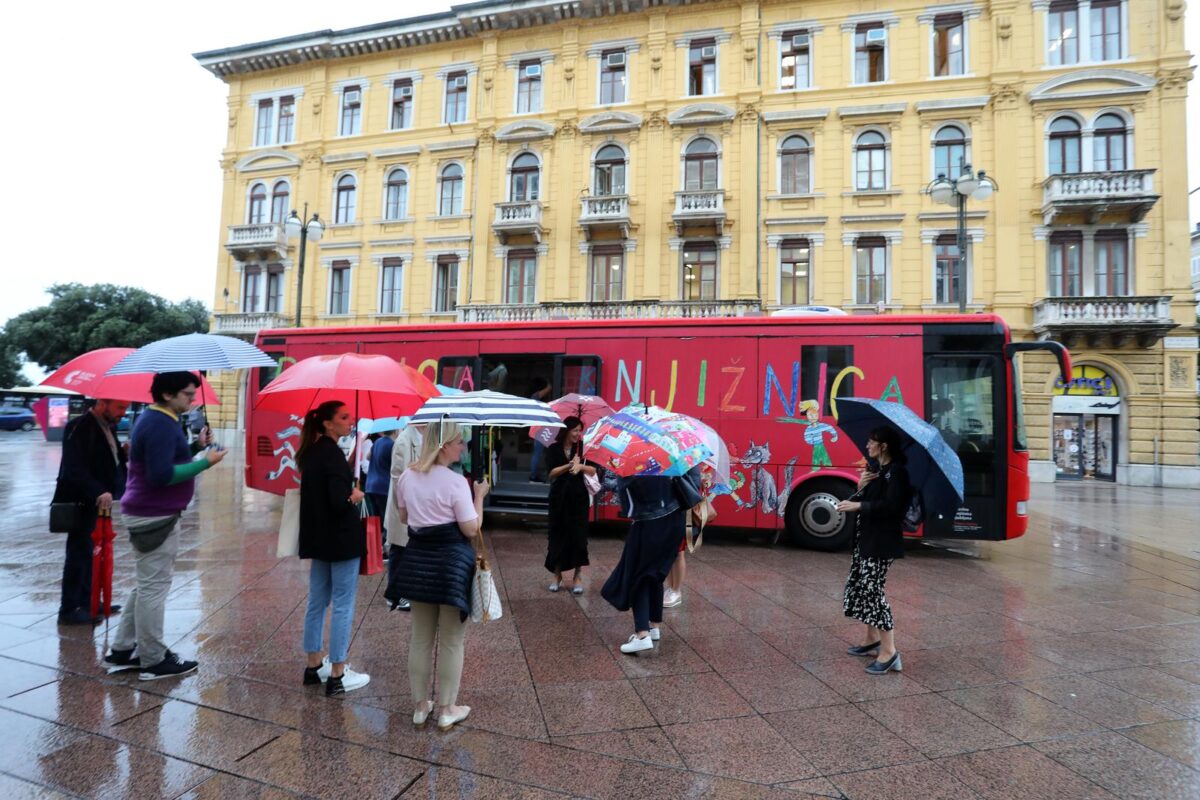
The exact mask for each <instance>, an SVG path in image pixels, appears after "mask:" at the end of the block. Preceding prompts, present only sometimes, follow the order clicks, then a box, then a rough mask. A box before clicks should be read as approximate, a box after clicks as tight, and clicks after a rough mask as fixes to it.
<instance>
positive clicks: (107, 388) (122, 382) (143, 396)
mask: <svg viewBox="0 0 1200 800" xmlns="http://www.w3.org/2000/svg"><path fill="white" fill-rule="evenodd" d="M132 352H133V348H132V347H102V348H100V349H99V350H92V351H90V352H87V353H84V354H83V355H81V356H76V357H75V358H72V359H71V360H70V361H68V362H67V363H66V364H63V365H62V366H61V367H59V368H58V369H56V370H55V371H54V372H52V373H51V374H50V375H48V376H46V378H45V379H44V380H43V381H42V384H43V385H45V386H57V387H58V388H60V389H70V390H71V391H73V392H79V393H80V394H85V395H87V396H88V397H95V398H97V399H105V400H125V401H127V402H130V403H153V402H154V398H153V397H151V396H150V383H151V381H153V380H154V373H153V372H136V373H132V374H129V375H106V374H105V373H106V372H108V371H109V370H110V369H112V367H113V366H114V365H115V364H116V363H117V362H118V361H120V360H121V359H123V358H124V357H125V356H127V355H129V354H130V353H132ZM205 404H208V405H213V406H216V405H220V404H221V399H220V398H219V397H217V393H216V392H215V391H214V390H213V387H212V385H211V384H210V383H209V382H208V380H207V379H206V378H205V377H204V376H203V375H201V376H200V391H199V392H197V393H196V400H195V403H194V405H205Z"/></svg>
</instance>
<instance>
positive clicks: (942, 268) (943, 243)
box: [933, 233, 967, 305]
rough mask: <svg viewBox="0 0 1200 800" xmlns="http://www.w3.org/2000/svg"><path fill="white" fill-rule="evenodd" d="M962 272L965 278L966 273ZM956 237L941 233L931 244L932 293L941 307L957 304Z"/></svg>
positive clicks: (951, 234)
mask: <svg viewBox="0 0 1200 800" xmlns="http://www.w3.org/2000/svg"><path fill="white" fill-rule="evenodd" d="M965 266H966V265H964V269H963V270H962V273H961V274H962V275H963V276H965V275H966V274H967V271H966V269H965ZM959 275H960V273H959V270H958V237H957V236H955V235H954V234H953V233H943V234H942V235H940V236H938V237H937V240H936V241H935V242H934V243H933V293H934V302H935V303H940V304H942V305H954V304H957V303H958V292H959V288H960V287H959Z"/></svg>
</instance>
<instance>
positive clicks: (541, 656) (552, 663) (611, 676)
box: [525, 645, 625, 685]
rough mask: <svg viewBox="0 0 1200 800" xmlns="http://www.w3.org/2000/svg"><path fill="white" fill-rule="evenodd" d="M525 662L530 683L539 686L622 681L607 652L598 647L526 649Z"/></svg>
mask: <svg viewBox="0 0 1200 800" xmlns="http://www.w3.org/2000/svg"><path fill="white" fill-rule="evenodd" d="M525 660H526V662H527V663H528V664H529V671H530V673H531V674H532V676H533V682H534V683H536V684H539V685H549V684H552V683H582V682H584V681H613V680H620V679H622V678H624V677H625V674H624V673H623V672H622V671H621V668H620V667H619V666H617V661H616V659H614V658H613V655H612V653H611V652H609V648H607V647H604V646H602V645H580V646H578V647H555V648H548V649H542V648H539V649H536V650H535V649H533V648H526V649H525Z"/></svg>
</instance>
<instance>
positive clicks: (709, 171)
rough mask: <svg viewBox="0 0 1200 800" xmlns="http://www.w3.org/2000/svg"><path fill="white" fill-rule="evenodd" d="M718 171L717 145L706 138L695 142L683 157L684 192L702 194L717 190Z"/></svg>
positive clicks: (689, 146)
mask: <svg viewBox="0 0 1200 800" xmlns="http://www.w3.org/2000/svg"><path fill="white" fill-rule="evenodd" d="M717 169H718V163H717V143H716V142H714V141H713V140H712V139H706V138H700V139H695V140H693V141H692V142H691V143H690V144H688V146H687V150H686V151H685V153H684V156H683V190H684V191H685V192H702V191H709V190H712V189H716V188H717V186H718V175H717Z"/></svg>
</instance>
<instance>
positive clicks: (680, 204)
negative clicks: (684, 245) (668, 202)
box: [671, 189, 725, 236]
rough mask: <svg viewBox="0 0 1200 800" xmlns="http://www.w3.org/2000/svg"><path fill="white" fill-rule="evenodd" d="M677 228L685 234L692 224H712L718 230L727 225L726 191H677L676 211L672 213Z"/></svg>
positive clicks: (680, 232)
mask: <svg viewBox="0 0 1200 800" xmlns="http://www.w3.org/2000/svg"><path fill="white" fill-rule="evenodd" d="M671 219H672V220H673V221H674V222H675V229H676V231H677V232H678V233H679V235H681V236H682V235H683V229H684V228H685V227H687V226H690V225H712V226H713V227H714V228H716V229H717V231H718V232H719V231H721V230H722V229H723V228H724V227H725V191H724V190H723V189H705V190H702V191H694V192H676V193H675V212H674V213H673V214H672V215H671Z"/></svg>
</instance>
